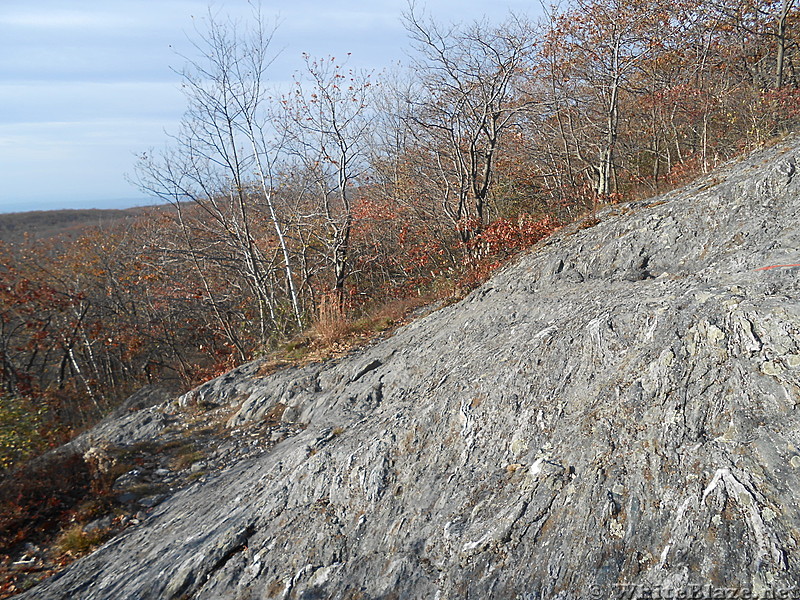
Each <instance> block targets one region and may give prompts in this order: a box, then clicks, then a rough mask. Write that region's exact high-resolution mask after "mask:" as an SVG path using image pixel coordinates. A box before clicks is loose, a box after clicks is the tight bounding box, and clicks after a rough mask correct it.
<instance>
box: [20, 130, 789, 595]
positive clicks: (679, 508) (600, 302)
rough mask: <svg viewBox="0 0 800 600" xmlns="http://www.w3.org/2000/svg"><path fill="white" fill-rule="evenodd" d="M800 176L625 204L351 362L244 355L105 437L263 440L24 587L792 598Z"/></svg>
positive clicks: (774, 154) (758, 166) (774, 171)
mask: <svg viewBox="0 0 800 600" xmlns="http://www.w3.org/2000/svg"><path fill="white" fill-rule="evenodd" d="M798 160H800V142H798V141H797V140H791V141H787V142H785V143H782V144H779V145H778V146H776V147H773V148H771V149H768V150H765V151H762V152H759V153H756V154H754V155H752V156H751V157H749V158H748V159H746V160H745V161H743V162H741V163H739V164H736V165H731V166H728V167H727V168H724V169H721V170H719V171H717V172H716V173H714V174H713V175H712V176H710V177H707V178H706V179H704V180H702V181H699V182H697V183H695V184H694V185H692V186H689V187H688V188H685V189H683V190H680V191H677V192H674V193H670V194H667V195H665V196H662V197H660V198H656V199H654V200H651V201H647V202H635V203H632V204H626V205H620V206H617V207H612V208H610V209H608V210H606V211H604V212H601V213H600V214H599V215H598V217H599V219H600V222H599V223H598V224H596V225H594V226H592V227H581V225H580V224H579V225H576V226H574V227H571V228H568V229H565V230H563V231H561V232H560V233H559V234H557V235H555V236H553V237H552V238H550V239H548V240H547V241H546V242H545V243H543V244H542V245H541V246H540V247H539V248H537V249H535V250H534V251H533V252H531V253H529V254H528V255H526V256H524V257H522V258H521V259H519V260H517V261H516V262H515V263H514V264H512V265H509V266H508V267H507V268H505V269H504V270H502V271H501V272H500V273H498V274H497V275H496V276H495V277H493V278H492V280H491V281H489V282H488V283H487V284H485V285H484V286H482V287H481V288H479V289H478V290H476V291H475V292H473V293H472V294H470V295H469V296H468V297H467V298H466V299H465V300H463V301H462V302H459V303H457V304H454V305H451V306H447V307H445V308H442V309H440V310H438V311H436V312H434V313H432V314H430V315H428V316H427V317H424V318H421V319H419V320H417V321H415V322H413V323H412V324H410V325H408V326H406V327H404V328H402V329H401V330H399V331H398V332H397V333H396V334H395V335H394V336H392V337H391V338H388V339H386V340H383V341H381V342H379V343H376V344H374V345H372V346H371V347H369V348H367V349H364V350H362V351H360V352H359V353H357V354H356V355H354V356H351V357H349V358H346V359H343V360H341V361H339V362H337V363H335V364H317V365H310V366H307V367H304V368H292V369H287V370H284V371H281V372H278V373H276V374H273V375H271V376H266V377H262V376H260V375H259V365H258V363H253V364H251V365H246V366H244V367H242V368H241V369H238V370H237V371H234V372H232V373H230V374H228V375H226V376H224V377H222V378H220V379H218V380H215V381H213V382H210V383H209V384H206V385H204V386H202V387H200V388H198V389H197V390H195V391H193V392H191V393H190V394H187V395H186V396H184V397H182V398H180V399H178V400H176V401H173V402H171V403H168V404H163V405H161V406H158V407H155V408H149V409H145V410H143V411H140V412H138V413H134V414H132V415H128V416H125V417H123V419H122V420H121V421H118V422H117V423H118V428H117V429H116V430H115V429H114V427H113V426H109V427H108V428H107V429H106V430H105V432H104V433H102V435H101V434H100V433H97V432H95V435H96V436H99V437H103V439H111V440H116V442H120V441H124V440H128V439H129V438H131V436H133V437H135V436H136V435H139V434H137V433H136V432H137V431H140V432H144V433H141V435H145V436H156V435H158V434H159V431H160V429H159V428H162V429H163V428H167V427H169V426H170V423H172V425H171V426H173V427H174V420H175V419H176V418H177V417H175V416H174V415H176V414H179V413H181V411H185V410H187V408H188V407H194V408H193V410H195V411H200V412H202V411H204V410H220V409H221V408H227V409H228V410H229V411H230V416H229V417H228V428H229V430H230V436H231V437H234V438H235V437H236V436H237V435H239V436H240V435H243V432H245V431H252V429H247V428H248V427H254V426H256V425H258V424H262V425H263V424H267V425H269V426H268V427H265V428H263V429H262V430H261V431H262V435H263V436H264V438H263V440H262V441H264V443H263V444H262V445H260V446H257V447H255V449H254V450H253V451H251V452H248V453H246V454H238V455H236V456H237V457H238V458H237V459H236V460H231V456H234V455H232V454H224V453H222V454H219V455H218V458H216V459H210V462H209V463H208V465H207V472H206V474H205V475H203V476H202V477H201V478H200V479H198V480H197V481H195V482H194V483H192V484H191V485H190V486H189V487H187V488H185V489H183V490H182V491H180V492H178V493H176V494H174V495H173V496H171V497H170V498H168V499H166V500H164V501H162V502H161V503H160V504H158V505H157V506H155V507H154V508H153V509H151V512H150V513H149V514H148V516H147V519H146V520H145V521H144V522H143V523H142V524H141V525H138V526H137V527H135V528H132V529H128V530H127V531H126V532H124V533H123V534H121V535H120V536H118V537H116V538H115V539H113V540H112V541H110V542H109V543H107V544H106V545H105V546H103V547H102V548H100V549H99V550H98V551H96V552H95V553H93V554H92V555H90V556H88V557H86V558H84V559H82V560H80V561H78V562H76V563H75V564H73V565H72V566H71V567H70V568H68V569H67V570H66V571H64V572H63V573H62V574H61V575H60V576H58V577H56V578H54V579H52V580H50V581H47V582H45V583H43V584H41V585H40V586H38V587H36V588H34V589H33V590H31V591H30V592H28V593H26V594H24V595H23V596H22V597H24V598H31V599H32V598H42V599H45V598H46V599H48V600H52V599H56V598H63V599H67V598H70V599H72V598H81V599H84V600H88V599H101V598H102V599H110V598H119V599H122V598H175V599H177V598H192V599H200V598H205V599H218V598H237V599H249V598H306V599H311V598H374V599H378V598H380V599H390V598H440V599H449V598H526V599H527V598H530V599H533V598H562V599H568V598H569V599H579V598H601V597H602V598H606V597H620V596H621V595H625V594H627V595H628V596H627V597H637V594H638V597H641V596H642V595H646V593H647V592H653V591H654V590H660V592H659V593H662V594H664V595H666V594H668V593H681V591H683V592H682V593H684V594H688V593H692V590H695V592H696V591H697V590H705V591H703V592H702V593H705V594H707V595H705V596H696V597H715V596H712V595H711V594H713V593H718V592H719V591H720V590H722V588H728V589H735V590H738V593H739V594H740V595H739V596H737V597H746V596H744V595H742V594H750V595H751V597H754V595H757V594H761V595H763V594H765V593H772V592H779V593H782V591H786V590H796V589H800V548H798V545H800V492H798V491H797V490H798V489H800V415H799V414H798V402H800V387H799V386H800V377H799V376H800V334H799V333H798V331H799V330H800V303H799V302H798V297H799V296H798V269H800V267H796V266H776V265H795V264H797V263H800V232H798V223H799V222H800V220H799V217H800V215H799V214H798V213H800V177H799V176H798V174H797V173H796V170H797V165H798ZM773 266H775V268H766V267H773ZM134 422H139V423H143V424H144V425H143V428H142V429H140V430H139V429H136V428H135V427H133V425H132V423H134ZM226 457H227V458H226ZM215 460H216V462H214V461H215ZM696 593H700V592H696ZM788 593H795V592H788ZM689 597H691V596H689ZM787 597H789V596H787ZM791 597H793V596H791Z"/></svg>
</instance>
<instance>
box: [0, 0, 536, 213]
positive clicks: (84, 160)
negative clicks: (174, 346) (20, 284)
mask: <svg viewBox="0 0 800 600" xmlns="http://www.w3.org/2000/svg"><path fill="white" fill-rule="evenodd" d="M260 4H261V10H262V13H263V14H264V15H265V16H266V17H267V19H269V20H270V21H271V20H272V19H277V22H278V29H277V32H276V34H275V36H274V38H273V48H274V49H275V51H276V53H278V57H277V59H276V60H275V62H274V63H273V65H272V67H271V71H270V79H271V80H272V81H274V82H275V84H276V85H277V86H279V85H280V82H286V81H289V80H291V76H292V73H293V72H294V71H296V70H297V69H299V68H300V67H301V66H302V64H303V63H302V54H303V53H304V52H306V53H308V54H310V55H312V56H318V57H324V56H343V55H345V54H346V53H348V52H350V53H352V55H351V58H350V61H349V62H348V65H349V66H354V67H359V68H365V69H374V70H376V71H379V70H381V69H383V68H386V67H389V66H390V65H391V64H393V63H396V62H398V61H403V60H406V58H407V52H408V49H409V44H408V41H407V36H406V32H405V30H404V29H403V25H402V21H401V15H402V13H403V12H404V11H406V10H407V9H408V3H407V1H406V0H372V1H363V0H362V1H356V0H262V1H261V3H260ZM415 5H416V7H417V8H419V9H423V10H424V11H425V12H427V13H428V14H430V15H431V16H432V17H433V18H434V19H435V20H437V21H439V22H442V23H451V22H456V23H457V22H469V21H472V20H475V19H479V18H482V17H483V16H484V13H485V12H486V11H487V10H491V13H492V14H491V15H490V16H488V17H487V18H489V19H490V20H496V21H500V20H502V18H503V17H504V16H506V15H507V13H508V11H513V12H515V13H517V14H526V13H527V14H531V13H530V11H531V10H532V8H531V7H533V6H536V5H537V4H536V3H534V2H530V0H527V1H526V0H492V2H491V5H490V4H489V3H488V2H486V1H485V0H460V1H459V0H428V1H427V2H423V1H422V0H416V2H415ZM209 10H210V11H211V12H212V13H213V14H215V15H216V16H217V18H220V17H222V18H225V17H228V16H230V17H232V18H234V19H242V20H246V19H247V18H250V15H252V9H251V6H250V5H249V3H248V2H247V0H212V1H211V2H209V1H208V0H0V212H16V211H27V210H51V209H63V208H125V207H129V206H138V205H146V204H152V203H153V199H151V198H147V197H146V196H145V195H143V194H142V192H140V190H139V189H138V188H137V187H136V186H135V185H134V184H132V183H130V178H131V177H132V176H133V165H134V163H135V157H136V155H137V154H141V153H142V152H146V151H148V150H149V149H152V148H159V147H163V145H164V144H165V143H167V141H168V132H170V131H173V132H174V131H176V130H177V128H178V124H179V122H180V119H181V116H182V114H183V112H184V110H185V106H186V104H185V99H184V97H183V95H182V94H181V92H180V85H179V80H180V78H179V76H178V75H177V74H176V73H175V69H178V70H180V68H181V67H183V66H184V64H185V59H183V58H181V56H182V55H183V56H191V50H192V46H191V39H192V37H193V36H195V37H196V35H197V34H196V31H197V30H199V31H202V30H203V19H204V18H205V16H206V15H208V13H209Z"/></svg>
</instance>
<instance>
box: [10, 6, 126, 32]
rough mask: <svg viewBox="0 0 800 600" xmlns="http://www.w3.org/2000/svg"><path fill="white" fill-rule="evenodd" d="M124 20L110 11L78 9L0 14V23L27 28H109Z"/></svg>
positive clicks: (122, 24)
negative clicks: (88, 11)
mask: <svg viewBox="0 0 800 600" xmlns="http://www.w3.org/2000/svg"><path fill="white" fill-rule="evenodd" d="M125 24H126V20H125V18H124V17H123V16H122V15H115V14H112V13H105V14H103V13H97V12H92V13H87V12H79V11H40V12H20V13H12V14H5V15H0V25H5V26H8V27H23V28H29V29H80V30H82V31H84V32H85V31H86V29H101V30H105V29H109V28H116V27H122V26H124V25H125Z"/></svg>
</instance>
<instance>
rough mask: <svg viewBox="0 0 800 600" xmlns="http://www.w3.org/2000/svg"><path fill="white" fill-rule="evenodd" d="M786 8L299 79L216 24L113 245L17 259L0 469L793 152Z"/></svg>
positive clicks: (637, 11) (72, 242) (343, 64)
mask: <svg viewBox="0 0 800 600" xmlns="http://www.w3.org/2000/svg"><path fill="white" fill-rule="evenodd" d="M799 17H800V11H799V10H798V7H797V6H796V3H795V0H708V1H704V2H700V1H698V0H686V1H679V2H675V1H674V0H669V1H667V0H639V1H637V2H634V3H630V2H622V1H621V0H574V1H573V2H572V4H570V5H568V6H567V5H562V6H560V7H549V8H547V9H546V10H545V11H544V16H542V17H539V18H537V19H535V20H534V19H528V18H526V17H525V16H523V15H508V16H507V17H506V18H505V20H503V21H502V22H501V23H499V24H492V23H490V22H489V21H478V22H472V23H461V24H445V23H439V22H434V21H431V20H430V19H429V18H427V17H426V16H425V14H424V13H423V12H420V11H418V10H416V9H415V8H414V7H413V6H410V7H409V9H408V11H407V13H406V14H405V15H404V17H403V19H404V24H405V27H406V30H407V32H408V45H409V55H410V57H411V58H410V60H409V64H407V65H404V66H402V67H399V66H398V67H394V68H387V69H386V70H385V71H383V72H362V71H359V70H357V69H354V68H351V67H349V66H348V57H346V56H345V57H326V56H322V57H313V56H304V57H303V59H302V60H301V61H300V66H299V69H298V71H297V73H296V75H295V78H294V81H293V83H292V86H291V88H290V89H284V90H276V89H274V88H273V87H272V85H271V82H270V64H271V61H272V60H273V58H274V56H275V54H274V49H273V47H272V44H271V40H272V35H273V33H274V31H275V29H274V27H273V26H271V25H270V24H269V23H270V19H269V18H267V17H266V16H265V15H262V14H259V13H258V12H256V13H254V15H253V18H252V19H251V20H250V21H248V22H246V23H241V22H232V21H228V20H225V19H223V18H218V19H209V20H208V22H207V25H208V27H207V29H206V30H205V31H204V32H202V33H200V34H198V36H197V39H195V40H194V42H195V50H196V54H194V55H193V58H191V59H187V61H186V64H185V66H184V67H183V68H182V70H181V71H180V75H181V79H182V89H183V91H184V93H185V96H186V107H187V108H186V113H185V116H184V118H183V120H182V122H181V123H180V125H179V126H178V127H177V128H176V131H175V132H174V133H173V134H172V135H171V138H170V141H169V143H168V145H167V146H166V147H164V148H162V149H157V150H151V151H147V152H146V153H142V154H141V155H140V156H139V157H138V159H137V161H136V165H135V167H134V168H135V171H134V172H135V174H134V175H133V176H132V177H133V179H134V180H135V182H136V183H137V185H138V186H139V187H140V188H141V189H142V190H144V191H146V192H147V193H148V194H149V195H150V196H151V197H152V198H153V199H154V202H156V201H157V202H158V203H161V204H168V205H170V206H171V207H172V209H171V210H168V211H165V210H161V211H158V210H154V211H152V212H150V213H147V212H145V214H143V215H142V216H140V217H139V218H137V219H136V220H135V221H124V222H123V221H121V222H120V223H119V224H118V225H117V226H115V227H114V228H110V229H109V228H106V229H103V230H100V229H97V230H90V231H87V232H84V233H82V234H81V235H79V236H77V237H74V238H72V239H66V238H58V237H54V238H50V239H24V240H22V241H19V242H14V243H6V244H3V245H1V246H0V472H2V471H3V470H7V469H10V468H12V467H13V466H14V465H16V464H19V462H20V461H22V460H24V459H26V458H27V457H29V456H32V455H34V454H36V453H40V452H42V451H43V450H45V449H47V448H49V447H52V446H54V445H56V444H59V443H62V442H63V441H65V440H66V439H69V438H70V437H71V436H72V435H74V434H75V433H76V432H78V431H81V430H82V429H84V428H86V427H88V426H89V425H91V424H93V423H95V422H97V420H98V419H99V418H101V417H102V416H103V415H105V414H107V413H108V411H110V410H111V409H113V408H114V407H115V406H117V405H118V404H119V403H120V402H121V401H122V400H124V398H125V397H126V396H127V395H129V394H130V393H132V392H133V391H135V390H136V389H137V388H138V387H140V386H142V385H144V384H147V383H161V384H162V385H170V386H173V387H174V388H175V389H188V388H189V387H191V386H193V385H196V384H198V383H200V382H202V381H205V380H208V379H210V378H212V377H215V376H217V375H219V374H221V373H223V372H225V371H226V370H228V369H230V368H232V367H234V366H236V365H237V364H241V363H242V362H244V361H247V360H250V359H253V358H256V357H260V356H267V355H271V356H277V357H279V358H280V357H283V359H285V360H293V359H298V358H302V357H303V356H317V357H319V356H322V357H324V356H325V355H326V354H325V351H326V349H330V348H331V347H336V346H337V345H338V347H340V348H341V347H347V346H348V344H351V343H355V341H354V340H357V339H360V338H363V337H365V336H366V337H368V336H369V335H372V334H375V333H377V332H380V331H382V330H385V329H387V328H389V327H391V326H393V325H394V324H395V323H398V322H400V321H401V320H402V319H403V317H404V315H405V314H406V312H407V311H409V310H411V309H413V308H414V307H416V306H419V305H421V304H424V303H427V302H432V301H434V300H437V299H438V300H440V301H448V300H449V299H453V298H458V297H459V296H461V295H463V294H464V293H465V292H466V291H468V290H470V289H471V288H473V287H474V286H475V285H477V284H478V283H479V282H481V281H483V280H484V279H485V278H486V277H487V276H488V274H490V273H491V272H492V271H493V270H494V269H495V268H497V267H498V266H499V265H501V264H503V262H504V261H505V260H507V259H508V258H509V257H511V256H513V255H514V254H516V253H518V252H520V251H522V250H524V249H526V248H529V247H530V246H531V245H533V244H535V243H536V242H537V241H539V240H541V239H542V238H544V237H545V236H547V235H548V234H550V233H551V232H553V231H555V230H556V229H558V228H559V227H562V226H564V225H565V224H567V223H570V222H574V221H575V220H576V219H581V218H582V219H585V220H586V223H587V226H590V225H591V222H592V219H593V218H594V213H595V211H596V210H597V209H598V208H599V207H602V206H604V205H607V204H611V203H620V202H626V201H629V200H633V199H637V198H643V197H650V196H654V195H657V194H659V193H663V192H666V191H668V190H670V189H673V188H675V187H677V186H679V185H680V184H682V183H686V182H687V181H689V179H690V178H692V177H694V176H696V175H698V174H701V173H706V172H708V171H710V170H711V169H713V168H714V167H715V166H716V165H718V164H720V163H722V162H724V161H727V160H729V159H731V158H733V157H735V156H737V155H739V154H741V153H743V152H746V151H748V150H751V149H753V148H756V147H759V146H762V145H764V144H768V143H770V142H772V141H774V140H775V139H778V138H779V137H781V136H784V135H786V134H787V133H789V132H791V131H792V129H793V128H794V127H795V126H796V124H797V121H798V113H799V112H800V73H799V72H798V70H797V69H798V68H800V49H799V48H798V36H797V27H798V24H799V23H798V18H799Z"/></svg>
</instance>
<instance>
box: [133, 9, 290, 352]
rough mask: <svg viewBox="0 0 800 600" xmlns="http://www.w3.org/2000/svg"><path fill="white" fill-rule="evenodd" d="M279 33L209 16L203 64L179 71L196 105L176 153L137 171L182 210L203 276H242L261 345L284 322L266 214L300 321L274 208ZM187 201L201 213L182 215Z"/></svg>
mask: <svg viewBox="0 0 800 600" xmlns="http://www.w3.org/2000/svg"><path fill="white" fill-rule="evenodd" d="M273 33H274V28H273V29H267V28H266V27H265V24H264V19H263V17H262V15H261V14H260V12H258V11H256V12H255V14H254V18H253V20H252V26H250V27H249V28H244V27H242V26H240V24H239V23H236V22H234V21H224V22H219V21H217V20H216V19H215V18H214V16H213V15H212V14H210V13H209V15H208V18H207V24H206V29H205V31H202V32H201V31H198V34H197V41H196V42H195V50H196V53H197V55H198V58H196V59H188V60H187V65H186V67H185V68H184V69H182V70H181V71H180V75H181V77H182V81H183V90H184V93H185V94H186V97H187V100H188V104H189V107H188V110H187V112H186V114H185V116H184V118H183V121H182V125H181V128H180V130H179V132H178V133H177V134H176V135H174V136H173V142H174V147H173V148H172V149H170V150H168V151H165V152H163V153H161V154H160V155H158V156H155V157H153V156H146V155H145V156H143V157H142V160H140V161H139V165H138V175H139V183H140V185H141V187H142V188H143V189H145V190H146V191H148V192H150V193H152V194H154V195H155V196H157V197H159V198H162V199H165V200H167V201H169V202H171V203H173V204H174V205H176V206H177V207H178V209H179V212H178V214H179V218H180V219H181V226H182V230H183V231H184V232H185V233H186V234H187V235H186V241H187V243H188V244H190V245H189V247H188V250H189V252H190V253H191V255H192V257H193V258H192V261H193V264H194V265H195V267H196V268H197V269H199V270H202V268H203V266H202V263H203V262H204V261H206V260H214V261H216V262H217V263H218V264H225V265H226V266H227V268H228V269H229V270H230V272H231V273H233V274H236V276H237V277H238V275H239V274H241V275H242V276H244V278H245V280H246V281H247V285H248V288H249V290H250V293H251V294H252V295H253V298H254V300H255V303H256V306H257V309H258V327H259V334H260V339H261V340H262V342H263V341H264V340H266V339H267V338H268V337H269V332H270V330H271V328H274V327H275V326H276V325H280V324H279V323H278V320H279V314H278V311H276V307H277V304H278V303H279V302H280V301H281V294H280V293H279V291H278V290H275V289H274V287H273V286H272V281H273V280H274V278H273V277H272V272H271V271H272V269H273V265H274V261H272V260H271V259H270V258H269V256H268V255H267V254H265V252H268V248H266V247H265V240H264V239H259V237H260V235H261V236H263V235H264V233H263V232H262V233H261V234H259V233H258V232H256V231H255V230H254V226H255V225H254V223H255V222H256V220H257V217H258V212H259V211H260V210H262V209H265V210H266V213H267V218H268V220H269V222H270V223H271V226H272V229H273V231H274V235H275V241H276V243H277V245H278V247H279V249H280V254H281V255H282V262H283V265H282V268H283V270H284V281H285V293H286V296H288V298H289V300H290V302H291V310H292V313H293V316H294V320H295V323H296V325H297V326H300V325H301V324H302V314H301V310H300V303H299V300H298V294H297V291H296V288H295V282H294V272H293V265H292V259H291V255H290V252H289V248H288V246H287V241H286V238H285V235H284V228H283V225H282V222H281V218H280V216H279V215H278V213H277V211H276V206H275V203H274V201H273V195H274V191H273V183H272V176H273V171H272V169H273V163H274V160H275V157H276V155H277V153H278V147H277V146H278V144H277V143H276V138H275V136H274V135H273V131H274V130H273V128H272V127H271V123H270V121H269V118H268V114H269V111H268V110H267V100H268V98H267V95H266V89H265V86H266V82H267V69H268V67H269V66H270V64H271V62H272V60H273V55H272V54H271V50H270V44H271V39H272V34H273ZM187 203H189V205H191V206H193V207H194V208H193V210H191V211H187V210H186V209H185V208H184V205H186V204H187ZM189 230H191V231H189ZM197 232H199V233H200V234H201V235H199V236H196V235H195V234H196V233H197ZM190 240H191V241H190ZM199 240H203V242H201V243H202V244H203V245H202V246H198V245H197V243H198V241H199Z"/></svg>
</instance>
